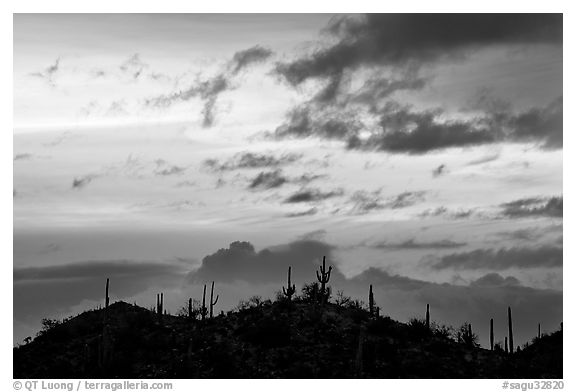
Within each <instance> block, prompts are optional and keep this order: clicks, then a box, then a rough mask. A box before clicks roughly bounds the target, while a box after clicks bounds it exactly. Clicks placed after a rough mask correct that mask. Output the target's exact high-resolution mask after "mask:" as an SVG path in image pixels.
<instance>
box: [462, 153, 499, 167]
mask: <svg viewBox="0 0 576 392" xmlns="http://www.w3.org/2000/svg"><path fill="white" fill-rule="evenodd" d="M498 158H500V153H499V152H497V153H494V154H489V155H486V156H483V157H480V158H478V159H473V160H471V161H470V162H468V163H467V164H466V165H467V166H475V165H482V164H484V163H488V162H492V161H495V160H497V159H498Z"/></svg>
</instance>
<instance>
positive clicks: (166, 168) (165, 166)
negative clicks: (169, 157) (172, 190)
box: [154, 159, 186, 177]
mask: <svg viewBox="0 0 576 392" xmlns="http://www.w3.org/2000/svg"><path fill="white" fill-rule="evenodd" d="M154 163H155V164H156V169H155V170H154V174H156V175H157V176H164V177H165V176H173V175H180V174H182V173H184V172H185V171H186V168H185V167H182V166H177V165H171V164H169V163H168V162H166V161H165V160H163V159H157V160H156V161H154Z"/></svg>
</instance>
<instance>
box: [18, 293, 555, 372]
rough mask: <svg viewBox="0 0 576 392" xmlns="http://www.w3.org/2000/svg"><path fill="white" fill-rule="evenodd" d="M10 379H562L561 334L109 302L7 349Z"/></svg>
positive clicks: (330, 313)
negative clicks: (474, 339) (471, 335)
mask: <svg viewBox="0 0 576 392" xmlns="http://www.w3.org/2000/svg"><path fill="white" fill-rule="evenodd" d="M106 320H107V321H106ZM14 377H15V378H100V377H110V378H115V377H118V378H352V377H366V378H562V332H561V331H558V332H555V333H553V334H552V335H549V336H545V337H543V338H541V339H538V340H537V341H535V342H534V343H533V344H532V345H530V346H529V347H527V348H525V349H524V350H522V351H521V352H519V353H514V354H513V355H508V354H505V353H503V352H497V351H490V350H485V349H481V348H476V347H471V346H469V345H465V344H462V343H457V342H456V341H454V340H453V339H452V338H450V337H449V336H447V334H446V333H445V332H442V330H441V329H437V330H436V329H434V330H432V331H430V330H428V329H425V328H422V324H419V323H412V324H403V323H400V322H397V321H394V320H391V319H390V318H388V317H371V316H370V314H369V312H368V311H366V310H363V309H361V308H358V307H350V306H339V305H335V304H330V303H329V304H326V305H323V306H322V305H319V304H317V303H310V302H306V301H303V300H297V301H293V302H291V303H289V302H287V301H276V302H271V301H265V302H262V303H259V304H254V305H253V306H246V307H244V308H242V309H240V310H238V311H234V312H228V313H227V314H221V315H219V316H217V317H214V318H212V319H207V320H205V321H201V320H192V319H188V318H187V317H177V316H171V315H164V316H162V317H161V318H160V317H159V316H158V315H157V314H156V313H155V312H153V311H150V310H148V309H144V308H141V307H138V306H135V305H130V304H127V303H125V302H116V303H114V304H112V305H110V307H109V309H108V310H107V311H106V310H104V309H103V310H91V311H86V312H84V313H82V314H80V315H78V316H76V317H74V318H71V319H68V320H66V321H64V322H62V323H59V324H57V325H53V326H51V327H50V328H47V329H46V330H45V331H43V332H42V333H40V334H39V335H38V337H36V339H34V340H33V341H32V342H30V343H28V344H26V345H23V346H20V347H16V348H14Z"/></svg>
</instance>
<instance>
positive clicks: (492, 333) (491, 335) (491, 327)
mask: <svg viewBox="0 0 576 392" xmlns="http://www.w3.org/2000/svg"><path fill="white" fill-rule="evenodd" d="M490 350H491V351H494V319H490Z"/></svg>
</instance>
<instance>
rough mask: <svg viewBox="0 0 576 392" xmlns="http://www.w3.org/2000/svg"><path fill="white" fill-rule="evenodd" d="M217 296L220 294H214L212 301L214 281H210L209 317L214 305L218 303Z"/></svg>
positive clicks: (212, 313)
mask: <svg viewBox="0 0 576 392" xmlns="http://www.w3.org/2000/svg"><path fill="white" fill-rule="evenodd" d="M218 298H220V295H216V300H215V301H214V300H213V299H214V281H212V289H210V318H212V316H213V315H214V305H216V304H217V303H218Z"/></svg>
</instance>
